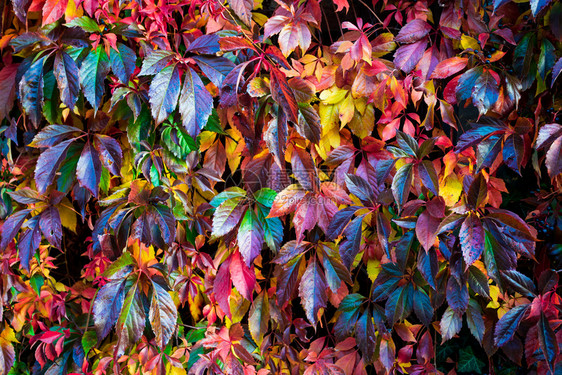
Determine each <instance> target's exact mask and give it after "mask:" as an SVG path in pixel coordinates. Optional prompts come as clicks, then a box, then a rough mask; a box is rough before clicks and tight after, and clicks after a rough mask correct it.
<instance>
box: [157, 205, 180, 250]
mask: <svg viewBox="0 0 562 375" xmlns="http://www.w3.org/2000/svg"><path fill="white" fill-rule="evenodd" d="M153 212H154V217H155V219H156V223H158V227H159V228H160V234H161V235H162V239H163V240H164V242H166V243H167V244H171V243H172V242H173V241H174V239H175V237H176V219H175V217H174V215H173V213H172V211H171V210H170V208H169V207H168V206H166V205H163V204H157V205H155V206H154V210H153Z"/></svg>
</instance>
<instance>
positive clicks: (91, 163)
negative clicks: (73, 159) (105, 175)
mask: <svg viewBox="0 0 562 375" xmlns="http://www.w3.org/2000/svg"><path fill="white" fill-rule="evenodd" d="M76 177H77V178H78V181H79V182H80V186H82V187H84V188H86V189H88V190H89V191H90V193H92V194H93V195H94V197H97V196H98V190H99V184H100V178H101V162H100V155H99V153H98V151H97V150H96V149H95V148H94V146H93V145H92V143H91V142H87V143H86V144H85V145H84V148H83V149H82V153H81V154H80V159H78V165H77V166H76Z"/></svg>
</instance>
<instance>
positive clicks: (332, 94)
mask: <svg viewBox="0 0 562 375" xmlns="http://www.w3.org/2000/svg"><path fill="white" fill-rule="evenodd" d="M347 93H348V91H347V90H344V89H340V88H339V87H332V88H329V89H327V90H324V91H322V92H321V93H320V100H322V102H323V103H324V104H337V103H339V102H341V101H342V100H343V99H344V98H345V96H346V95H347Z"/></svg>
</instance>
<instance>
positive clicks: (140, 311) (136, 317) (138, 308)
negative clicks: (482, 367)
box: [105, 275, 152, 357]
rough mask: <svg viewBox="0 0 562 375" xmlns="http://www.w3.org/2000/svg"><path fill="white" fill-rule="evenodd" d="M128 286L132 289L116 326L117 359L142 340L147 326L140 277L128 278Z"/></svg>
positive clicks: (129, 290) (129, 289)
mask: <svg viewBox="0 0 562 375" xmlns="http://www.w3.org/2000/svg"><path fill="white" fill-rule="evenodd" d="M131 284H132V285H131ZM127 285H130V287H129V288H128V291H127V295H126V296H125V300H124V301H123V307H122V308H121V312H120V313H119V318H118V319H117V325H116V326H115V329H116V331H117V344H116V347H115V355H116V357H120V356H122V355H123V354H124V353H125V350H126V349H127V348H128V347H129V346H130V345H132V344H134V343H136V342H137V341H139V340H140V338H141V336H142V333H143V331H144V327H145V324H146V312H145V309H144V304H143V300H144V299H145V297H144V295H143V293H142V290H141V286H140V280H139V278H138V276H137V275H134V276H132V277H131V278H128V279H127ZM105 308H107V306H106V307H105ZM151 322H152V320H151Z"/></svg>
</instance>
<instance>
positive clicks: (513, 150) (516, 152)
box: [502, 134, 525, 175]
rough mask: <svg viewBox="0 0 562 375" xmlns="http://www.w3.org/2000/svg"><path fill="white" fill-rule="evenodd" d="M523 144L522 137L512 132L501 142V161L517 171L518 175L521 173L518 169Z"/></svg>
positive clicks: (523, 150)
mask: <svg viewBox="0 0 562 375" xmlns="http://www.w3.org/2000/svg"><path fill="white" fill-rule="evenodd" d="M524 146H525V145H524V143H523V137H522V136H520V135H517V134H512V135H510V136H509V137H507V139H506V140H505V142H504V144H503V151H502V156H503V161H504V162H505V164H506V165H507V166H508V167H509V168H511V169H513V170H514V171H515V172H517V173H519V175H521V173H520V172H519V169H520V167H521V162H522V160H523V155H524V152H525V149H524Z"/></svg>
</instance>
